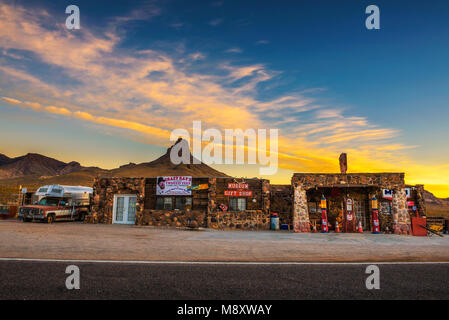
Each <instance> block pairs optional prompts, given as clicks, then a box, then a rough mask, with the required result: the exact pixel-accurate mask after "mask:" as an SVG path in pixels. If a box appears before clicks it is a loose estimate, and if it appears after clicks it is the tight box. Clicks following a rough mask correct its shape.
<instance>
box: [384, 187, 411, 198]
mask: <svg viewBox="0 0 449 320" xmlns="http://www.w3.org/2000/svg"><path fill="white" fill-rule="evenodd" d="M405 194H406V195H407V199H410V198H411V197H412V189H411V188H405ZM382 198H384V199H390V200H391V199H393V190H389V189H382Z"/></svg>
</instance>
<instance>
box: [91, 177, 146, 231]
mask: <svg viewBox="0 0 449 320" xmlns="http://www.w3.org/2000/svg"><path fill="white" fill-rule="evenodd" d="M115 194H135V195H136V196H137V203H136V220H137V221H138V219H139V217H140V216H141V215H142V214H143V208H144V195H145V178H96V179H95V181H94V185H93V200H92V215H91V216H88V217H86V220H87V222H91V223H112V218H113V207H114V195H115Z"/></svg>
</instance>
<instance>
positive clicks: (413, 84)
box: [0, 0, 449, 197]
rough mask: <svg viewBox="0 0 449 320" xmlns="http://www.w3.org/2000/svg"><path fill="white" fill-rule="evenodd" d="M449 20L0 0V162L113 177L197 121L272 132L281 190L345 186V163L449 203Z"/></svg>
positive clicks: (308, 8)
mask: <svg viewBox="0 0 449 320" xmlns="http://www.w3.org/2000/svg"><path fill="white" fill-rule="evenodd" d="M71 4H73V5H77V6H78V7H79V9H80V24H81V25H80V29H79V30H75V29H74V30H68V29H67V28H66V25H65V21H66V18H67V17H68V14H66V13H65V9H66V7H67V6H69V5H71ZM371 4H375V5H377V6H378V7H379V9H380V29H379V30H368V29H367V28H366V27H365V20H366V18H367V17H368V14H366V13H365V9H366V7H367V6H368V5H371ZM448 21H449V2H447V1H436V0H435V1H410V0H408V1H405V0H389V1H378V0H374V1H363V0H343V1H336V0H333V1H331V0H329V1H324V0H314V1H300V0H298V1H282V0H279V1H260V0H259V1H253V0H241V1H231V0H212V1H175V0H172V1H170V0H168V1H162V0H154V1H80V0H71V1H59V0H52V1H8V0H0V110H1V111H0V112H1V117H0V134H1V137H2V139H1V140H0V153H3V154H6V155H8V156H10V157H14V156H19V155H23V154H26V153H28V152H37V153H41V154H44V155H47V156H51V157H54V158H57V159H59V160H63V161H72V160H73V161H78V162H80V163H81V164H82V165H85V166H99V167H102V168H114V167H118V166H120V165H123V164H126V163H129V162H135V163H139V162H147V161H150V160H153V159H154V158H156V157H157V156H159V155H161V154H162V153H164V152H165V150H166V148H167V147H169V146H170V145H171V144H173V143H172V142H171V141H170V140H169V138H170V133H171V132H172V130H174V129H176V128H184V129H187V130H189V131H191V128H192V123H193V121H202V125H203V128H204V129H206V128H216V129H219V130H222V131H224V130H225V129H236V128H242V129H248V128H253V129H256V130H257V129H272V128H277V129H279V153H278V155H279V170H278V174H276V175H274V176H269V177H266V178H268V179H270V180H271V181H272V182H273V183H289V182H290V179H291V176H292V173H293V172H339V165H338V156H339V154H340V153H341V152H346V153H347V154H348V164H349V165H348V166H349V170H348V172H405V173H406V182H407V183H410V184H418V183H419V184H425V186H426V188H427V189H428V190H430V191H431V192H433V193H434V194H436V195H437V196H440V197H449V142H448V140H449V139H448V137H449V125H448V123H449V121H448V120H449V76H448V75H449V62H448V57H449V23H448ZM213 166H214V167H215V168H216V169H218V170H221V171H224V172H226V173H228V174H231V175H236V176H247V177H253V176H257V175H258V166H255V165H213Z"/></svg>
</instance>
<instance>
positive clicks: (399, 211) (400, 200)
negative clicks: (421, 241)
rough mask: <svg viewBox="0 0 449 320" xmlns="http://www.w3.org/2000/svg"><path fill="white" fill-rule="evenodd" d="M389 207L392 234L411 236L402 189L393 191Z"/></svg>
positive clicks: (404, 194)
mask: <svg viewBox="0 0 449 320" xmlns="http://www.w3.org/2000/svg"><path fill="white" fill-rule="evenodd" d="M391 205H392V213H393V231H394V233H396V234H412V230H411V224H410V215H409V213H408V209H407V195H406V193H405V189H404V188H400V189H393V200H392V204H391Z"/></svg>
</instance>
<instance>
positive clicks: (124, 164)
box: [0, 151, 449, 199]
mask: <svg viewBox="0 0 449 320" xmlns="http://www.w3.org/2000/svg"><path fill="white" fill-rule="evenodd" d="M0 154H2V155H5V156H7V157H8V158H10V159H14V158H19V157H23V156H26V155H28V154H37V155H40V156H44V157H48V158H52V159H54V160H58V161H61V162H64V163H67V164H68V163H70V162H73V161H75V162H78V161H76V160H62V159H59V158H55V157H52V156H48V155H45V154H40V153H35V152H28V153H27V154H23V155H19V156H14V157H10V156H9V155H7V154H5V153H3V152H1V151H0ZM163 155H164V154H160V155H158V156H156V157H155V158H153V159H148V160H146V161H144V162H134V161H130V162H128V163H123V164H121V165H119V166H117V167H111V168H105V167H101V166H89V165H84V164H83V163H81V162H78V163H79V164H80V166H81V167H84V168H99V169H104V170H114V169H119V168H120V167H121V166H126V165H129V164H135V165H139V164H143V163H149V162H152V161H154V160H156V159H158V158H159V157H161V156H163ZM208 166H210V167H212V168H213V169H215V170H218V171H223V170H222V169H220V166H224V165H208ZM223 173H224V174H227V173H226V172H223ZM296 173H299V174H317V175H319V174H330V175H332V174H341V173H340V172H337V171H336V172H293V173H292V176H293V175H294V174H296ZM363 173H401V174H405V172H401V171H396V172H392V171H389V172H351V171H350V170H348V172H347V173H346V174H348V175H351V174H363ZM273 177H274V176H273ZM273 177H272V178H273ZM230 178H245V179H254V178H260V179H262V178H261V177H252V178H249V177H247V176H245V177H240V176H232V175H230ZM290 178H291V177H290ZM14 179H17V178H14ZM263 179H268V180H270V183H271V184H285V185H289V184H290V183H291V181H286V182H283V183H272V181H271V179H270V177H264V178H263ZM0 180H1V179H0ZM405 180H407V174H405ZM419 184H420V183H417V184H408V183H407V181H406V185H410V186H413V185H419ZM424 189H425V190H426V191H429V192H431V193H432V194H433V195H434V196H436V197H438V198H441V199H446V198H449V197H445V196H439V195H438V194H436V193H433V192H432V191H430V190H428V189H427V188H426V185H424Z"/></svg>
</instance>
